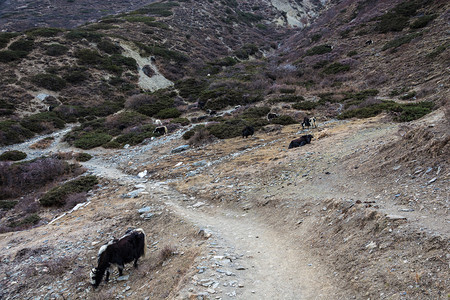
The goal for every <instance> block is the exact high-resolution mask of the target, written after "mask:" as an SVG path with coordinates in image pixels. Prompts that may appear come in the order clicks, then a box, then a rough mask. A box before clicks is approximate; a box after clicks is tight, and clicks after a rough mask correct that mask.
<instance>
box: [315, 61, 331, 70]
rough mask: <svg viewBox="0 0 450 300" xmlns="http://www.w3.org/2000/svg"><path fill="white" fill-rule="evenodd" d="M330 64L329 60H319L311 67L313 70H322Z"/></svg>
mask: <svg viewBox="0 0 450 300" xmlns="http://www.w3.org/2000/svg"><path fill="white" fill-rule="evenodd" d="M329 63H330V61H329V60H321V61H318V62H317V63H315V64H314V65H313V69H322V68H323V67H325V66H326V65H328V64H329Z"/></svg>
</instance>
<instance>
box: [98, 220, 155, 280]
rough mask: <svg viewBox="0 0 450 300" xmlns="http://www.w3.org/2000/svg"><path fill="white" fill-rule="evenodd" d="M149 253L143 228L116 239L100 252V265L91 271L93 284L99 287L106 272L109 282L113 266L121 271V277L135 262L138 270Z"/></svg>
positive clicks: (130, 231)
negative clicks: (130, 264) (127, 267)
mask: <svg viewBox="0 0 450 300" xmlns="http://www.w3.org/2000/svg"><path fill="white" fill-rule="evenodd" d="M146 251H147V240H146V236H145V232H144V230H142V229H141V228H138V229H132V230H128V231H127V232H126V234H125V235H124V236H123V237H121V238H120V239H118V240H117V239H114V240H113V241H111V242H109V243H108V244H106V245H103V246H102V247H101V248H100V250H99V251H98V265H97V267H96V268H93V269H92V270H91V274H90V277H91V284H92V285H93V286H94V288H96V287H98V285H99V284H100V282H101V281H102V279H103V275H104V274H105V272H106V277H105V281H106V282H107V281H108V280H109V273H110V272H111V265H116V266H117V268H118V269H119V276H122V271H123V268H124V265H125V264H127V263H130V262H132V261H134V263H133V264H134V267H135V268H137V261H138V259H139V258H140V257H141V256H142V257H145V254H146Z"/></svg>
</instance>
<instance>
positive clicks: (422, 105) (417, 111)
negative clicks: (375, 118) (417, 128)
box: [395, 101, 434, 122]
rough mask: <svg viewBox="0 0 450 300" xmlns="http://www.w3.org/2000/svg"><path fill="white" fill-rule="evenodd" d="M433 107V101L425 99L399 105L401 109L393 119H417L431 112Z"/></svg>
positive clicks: (406, 120)
mask: <svg viewBox="0 0 450 300" xmlns="http://www.w3.org/2000/svg"><path fill="white" fill-rule="evenodd" d="M433 107H434V103H433V102H427V101H425V102H419V103H411V104H404V105H402V106H401V108H402V111H401V113H400V116H397V117H396V118H395V119H396V120H397V121H399V122H409V121H413V120H417V119H420V118H422V117H423V116H425V115H427V114H429V113H430V112H432V110H433Z"/></svg>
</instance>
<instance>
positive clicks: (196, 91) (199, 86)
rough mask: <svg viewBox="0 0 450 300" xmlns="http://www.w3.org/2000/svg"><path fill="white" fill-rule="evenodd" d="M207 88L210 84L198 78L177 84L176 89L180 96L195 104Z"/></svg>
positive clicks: (180, 81)
mask: <svg viewBox="0 0 450 300" xmlns="http://www.w3.org/2000/svg"><path fill="white" fill-rule="evenodd" d="M207 87H208V84H207V82H206V81H205V80H202V79H197V78H187V79H184V80H179V81H177V82H176V83H175V88H176V89H177V90H178V91H179V94H180V96H181V97H183V98H184V99H186V100H187V101H189V102H195V101H196V100H197V99H198V97H200V94H201V93H202V92H203V91H204V90H206V89H207Z"/></svg>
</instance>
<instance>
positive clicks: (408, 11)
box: [375, 0, 426, 33]
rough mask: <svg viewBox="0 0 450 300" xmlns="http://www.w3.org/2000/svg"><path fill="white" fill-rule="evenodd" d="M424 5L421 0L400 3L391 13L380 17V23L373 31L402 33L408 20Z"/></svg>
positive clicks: (424, 2)
mask: <svg viewBox="0 0 450 300" xmlns="http://www.w3.org/2000/svg"><path fill="white" fill-rule="evenodd" d="M424 4H426V1H423V0H409V1H405V2H402V3H400V4H398V5H397V6H395V7H394V9H392V10H391V11H389V12H387V13H385V14H384V15H382V16H381V17H380V22H379V23H378V24H377V26H376V28H375V30H376V31H378V32H381V33H386V32H389V31H402V30H403V28H405V27H406V26H408V21H409V18H410V17H412V16H414V15H415V14H416V12H417V10H418V9H419V8H420V7H422V6H423V5H424Z"/></svg>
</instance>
